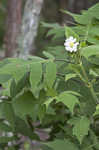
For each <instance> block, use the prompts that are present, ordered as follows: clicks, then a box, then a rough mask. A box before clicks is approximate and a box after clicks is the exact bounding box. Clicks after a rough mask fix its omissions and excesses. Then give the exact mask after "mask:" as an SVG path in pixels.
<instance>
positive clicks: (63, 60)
mask: <svg viewBox="0 0 99 150" xmlns="http://www.w3.org/2000/svg"><path fill="white" fill-rule="evenodd" d="M54 61H61V62H66V63H71V64H74V62H72V61H69V60H68V59H55V60H54Z"/></svg>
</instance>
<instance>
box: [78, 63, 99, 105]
mask: <svg viewBox="0 0 99 150" xmlns="http://www.w3.org/2000/svg"><path fill="white" fill-rule="evenodd" d="M81 70H82V73H83V76H84V78H85V80H86V83H87V86H88V87H89V89H90V92H91V94H92V97H93V99H94V100H95V102H96V103H99V100H98V97H97V96H96V93H95V91H94V88H93V84H92V83H91V82H90V81H89V79H88V76H87V73H86V71H85V69H84V67H83V64H82V63H81Z"/></svg>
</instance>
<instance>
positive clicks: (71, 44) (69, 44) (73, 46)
mask: <svg viewBox="0 0 99 150" xmlns="http://www.w3.org/2000/svg"><path fill="white" fill-rule="evenodd" d="M78 45H79V43H78V42H76V38H73V37H72V36H70V37H69V38H68V39H66V40H65V43H64V46H65V49H66V50H67V51H68V52H71V53H72V52H76V51H77V46H78Z"/></svg>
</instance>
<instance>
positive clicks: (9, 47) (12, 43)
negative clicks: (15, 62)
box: [4, 0, 22, 57]
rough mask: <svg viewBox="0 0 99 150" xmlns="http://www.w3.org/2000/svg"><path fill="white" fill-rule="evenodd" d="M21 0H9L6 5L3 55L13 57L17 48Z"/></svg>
mask: <svg viewBox="0 0 99 150" xmlns="http://www.w3.org/2000/svg"><path fill="white" fill-rule="evenodd" d="M21 7H22V0H9V1H8V7H7V15H8V16H7V22H6V25H7V27H6V34H5V38H4V42H5V48H6V51H5V57H14V56H15V55H16V48H17V36H18V33H19V31H20V24H21Z"/></svg>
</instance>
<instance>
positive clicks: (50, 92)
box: [0, 3, 99, 150]
mask: <svg viewBox="0 0 99 150" xmlns="http://www.w3.org/2000/svg"><path fill="white" fill-rule="evenodd" d="M98 12H99V3H97V4H96V5H95V6H93V7H92V8H89V9H88V10H87V11H83V12H82V14H81V15H77V14H72V13H69V12H67V11H66V13H68V14H70V15H72V16H73V17H74V19H75V21H76V25H75V26H71V27H67V26H64V27H61V26H59V25H58V24H48V23H43V26H45V27H47V28H51V30H49V31H48V34H47V36H49V35H53V38H52V40H54V42H51V44H52V43H54V45H53V46H52V45H51V46H50V47H48V52H47V51H44V52H43V54H44V56H45V57H43V58H41V57H37V56H29V57H28V59H27V60H24V59H20V58H8V59H5V60H3V61H1V62H0V84H1V85H2V90H1V91H0V95H1V96H0V132H1V134H2V136H1V137H0V149H1V150H4V149H8V150H19V149H20V147H21V146H22V145H23V146H24V148H25V149H26V150H27V148H29V142H30V141H33V140H34V141H35V140H36V141H38V142H39V143H40V144H39V146H40V148H41V149H42V150H60V149H62V150H99V13H98ZM55 40H56V41H55ZM57 40H58V41H59V40H60V42H58V44H57ZM64 41H65V42H64ZM55 42H56V45H55ZM49 50H50V51H49ZM39 131H40V132H39ZM41 131H43V132H44V133H46V134H47V136H46V138H42V136H41V134H40V133H41ZM9 133H12V134H10V135H11V136H8V135H9ZM23 137H24V138H26V139H27V140H25V141H24V140H22V139H24V138H23ZM39 146H38V147H39Z"/></svg>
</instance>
